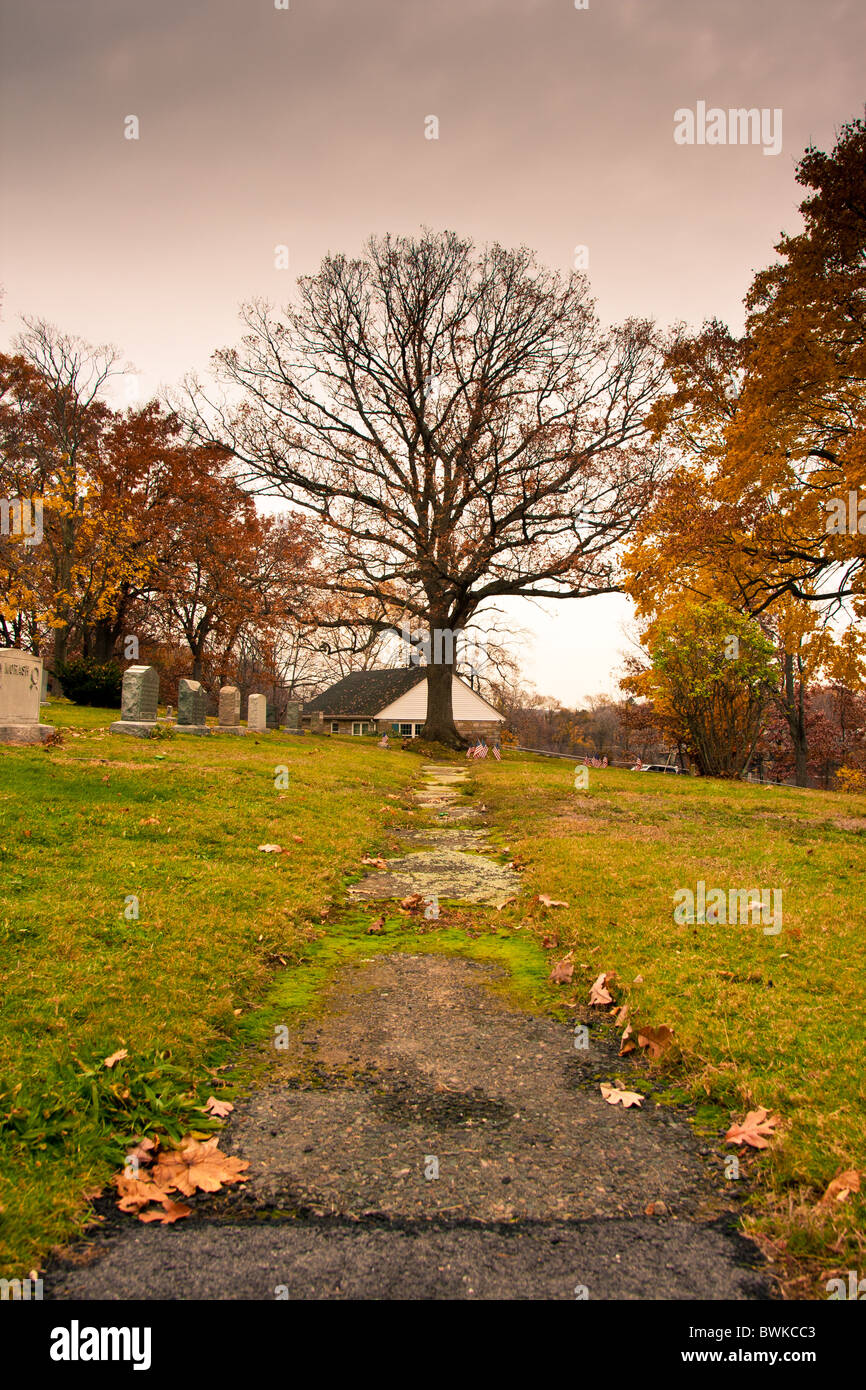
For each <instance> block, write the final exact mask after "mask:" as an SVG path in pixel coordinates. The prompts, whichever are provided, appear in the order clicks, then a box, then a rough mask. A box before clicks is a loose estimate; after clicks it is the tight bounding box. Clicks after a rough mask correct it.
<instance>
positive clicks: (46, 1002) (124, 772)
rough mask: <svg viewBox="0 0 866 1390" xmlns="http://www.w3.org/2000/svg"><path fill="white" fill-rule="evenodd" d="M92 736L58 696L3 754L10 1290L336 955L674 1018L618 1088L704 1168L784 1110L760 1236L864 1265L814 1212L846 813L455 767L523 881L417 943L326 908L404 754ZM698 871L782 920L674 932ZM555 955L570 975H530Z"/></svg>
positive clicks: (847, 1215) (851, 1147)
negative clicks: (775, 909) (597, 986)
mask: <svg viewBox="0 0 866 1390" xmlns="http://www.w3.org/2000/svg"><path fill="white" fill-rule="evenodd" d="M112 718H114V715H113V713H112V712H109V711H98V710H79V709H76V708H74V707H72V706H70V705H67V704H65V703H64V702H55V703H54V704H53V705H52V708H51V711H50V714H49V716H48V719H49V721H50V722H52V723H54V724H55V725H57V726H58V727H59V728H61V729H62V730H63V733H64V741H63V742H62V744H60V745H59V746H56V747H50V748H48V749H13V748H2V749H0V857H2V879H0V980H2V984H0V990H2V1000H0V1007H2V1016H3V1025H4V1026H3V1036H2V1040H0V1121H2V1133H0V1207H2V1208H3V1210H2V1213H0V1270H2V1272H3V1273H6V1274H10V1273H11V1274H13V1275H14V1274H21V1273H22V1272H24V1271H26V1269H28V1268H29V1267H31V1266H32V1265H33V1264H37V1263H38V1262H39V1260H40V1259H41V1258H42V1257H43V1256H44V1254H45V1251H46V1250H47V1249H48V1248H49V1247H50V1245H51V1244H52V1243H54V1242H56V1241H58V1240H62V1239H65V1238H67V1237H68V1236H70V1235H71V1234H73V1233H75V1232H76V1231H78V1230H80V1229H81V1227H82V1223H83V1222H84V1220H85V1218H86V1214H87V1210H88V1208H87V1201H86V1194H87V1193H88V1192H93V1191H95V1190H97V1189H98V1188H99V1187H101V1186H102V1185H103V1184H104V1183H105V1182H106V1180H107V1178H108V1177H109V1176H110V1174H111V1173H112V1171H115V1170H116V1169H117V1167H118V1166H119V1163H120V1162H121V1161H122V1154H123V1152H124V1147H125V1144H126V1142H127V1141H128V1140H129V1139H130V1138H132V1137H134V1136H140V1135H141V1134H143V1133H145V1132H148V1131H151V1132H152V1131H155V1130H163V1131H164V1132H166V1133H168V1134H170V1135H174V1136H176V1137H179V1135H180V1134H182V1133H185V1132H186V1131H187V1130H190V1129H194V1130H196V1131H202V1132H204V1131H206V1129H207V1127H208V1124H209V1123H210V1122H209V1121H208V1119H207V1117H206V1116H205V1115H204V1113H203V1110H202V1106H203V1103H204V1101H205V1100H206V1099H207V1097H208V1095H210V1094H211V1092H212V1091H213V1090H214V1089H215V1088H218V1087H219V1086H220V1085H221V1081H222V1080H223V1079H224V1078H225V1077H226V1076H227V1075H228V1074H229V1073H227V1072H226V1071H224V1070H223V1069H224V1068H225V1067H226V1066H227V1065H228V1064H229V1063H232V1064H233V1068H234V1069H233V1070H232V1071H231V1073H230V1075H231V1078H232V1081H233V1084H234V1085H235V1086H240V1085H242V1084H243V1083H244V1082H248V1081H249V1080H250V1079H251V1078H252V1077H253V1076H254V1075H255V1074H256V1070H257V1068H260V1067H261V1066H262V1065H263V1064H264V1063H263V1061H262V1058H263V1055H264V1050H265V1048H264V1045H265V1043H266V1040H267V1039H268V1038H269V1037H270V1036H271V1035H272V1028H273V1024H274V1022H275V1021H277V1022H280V1021H286V1018H287V1015H288V1014H289V1013H290V1012H291V1011H293V1010H294V1011H297V1010H304V1009H308V1008H313V1007H315V1000H316V991H317V988H318V986H319V985H320V984H321V982H322V980H323V979H324V978H326V975H327V972H328V970H329V969H330V968H331V967H332V966H333V965H335V964H339V963H340V962H341V961H344V960H346V959H347V958H348V957H349V956H350V955H351V954H353V953H356V954H371V953H372V952H373V951H374V950H393V949H395V948H398V949H399V948H408V949H412V950H418V949H436V950H448V951H461V952H466V953H468V954H473V955H496V956H497V957H498V958H501V959H503V960H505V961H506V963H507V964H508V965H509V967H510V969H511V971H512V974H513V976H514V980H515V985H516V988H517V989H518V991H519V993H520V997H521V998H522V999H524V1000H525V1001H526V1002H527V1003H531V1004H532V1005H533V1006H534V1007H550V1008H556V1009H559V1010H560V1011H562V1012H563V1013H564V1014H565V1016H568V1017H571V1018H577V1019H582V1018H585V1019H586V1020H587V1022H589V1023H591V1025H592V1026H600V1025H599V1015H600V1013H601V1014H602V1018H603V1020H604V1026H605V1027H610V1028H612V1027H613V1020H612V1019H610V1018H608V1017H607V1014H606V1013H602V1011H600V1010H598V1009H593V1010H589V1009H588V1007H587V1001H588V996H589V986H590V983H591V981H592V979H594V978H595V977H596V976H597V975H599V974H600V973H602V972H607V971H613V972H616V979H615V981H614V982H613V985H612V992H613V994H614V998H615V1000H616V1003H617V1005H622V1004H624V1003H628V1005H629V1010H630V1012H629V1020H630V1021H631V1022H632V1023H633V1024H635V1023H642V1024H651V1025H654V1026H656V1027H658V1026H660V1025H662V1024H666V1025H668V1026H670V1027H672V1028H673V1029H674V1039H675V1043H674V1046H673V1047H672V1048H670V1049H669V1050H668V1052H667V1053H666V1054H665V1055H664V1057H662V1058H660V1059H659V1060H658V1061H656V1062H654V1063H649V1062H647V1061H646V1060H645V1059H644V1058H643V1057H642V1056H641V1057H639V1059H638V1061H637V1063H635V1061H634V1058H629V1059H627V1062H626V1061H624V1063H623V1066H624V1075H625V1074H626V1072H625V1068H626V1065H627V1066H628V1068H629V1069H630V1070H629V1072H628V1075H629V1078H630V1084H631V1082H633V1081H634V1079H635V1070H636V1069H637V1072H638V1074H639V1076H640V1085H641V1087H642V1088H643V1089H644V1090H645V1091H646V1092H648V1093H649V1092H652V1093H653V1094H656V1095H657V1096H658V1097H663V1098H664V1099H666V1100H667V1101H668V1102H670V1103H672V1104H674V1103H686V1102H687V1103H689V1104H691V1105H692V1106H693V1107H694V1108H695V1123H696V1124H697V1125H698V1126H699V1128H701V1129H702V1131H703V1132H705V1134H706V1136H707V1143H708V1144H712V1145H715V1146H716V1147H717V1148H719V1149H720V1150H721V1149H722V1148H723V1145H722V1142H721V1141H722V1139H723V1135H724V1132H725V1130H726V1129H727V1127H728V1125H729V1124H730V1121H731V1116H732V1115H736V1117H737V1118H741V1117H742V1115H743V1114H744V1113H745V1110H746V1109H749V1108H752V1107H753V1106H757V1105H763V1106H766V1107H767V1108H768V1109H770V1110H772V1111H774V1112H776V1113H778V1115H779V1116H780V1119H781V1124H780V1134H779V1138H778V1139H777V1140H776V1141H775V1142H774V1143H773V1145H772V1146H771V1148H770V1150H769V1151H768V1152H767V1153H765V1154H761V1155H756V1154H748V1153H747V1154H745V1155H740V1159H741V1164H742V1168H743V1173H744V1176H751V1178H752V1179H753V1182H754V1183H756V1184H757V1187H756V1188H755V1190H754V1195H753V1198H752V1201H751V1205H750V1213H749V1217H748V1220H749V1221H750V1222H751V1223H752V1229H753V1230H754V1231H755V1232H756V1233H758V1234H759V1235H760V1236H761V1238H762V1240H763V1241H764V1244H765V1249H767V1250H769V1251H770V1253H774V1254H775V1255H776V1258H777V1260H778V1262H779V1266H780V1268H782V1267H784V1268H785V1269H786V1271H787V1273H788V1275H789V1278H790V1279H791V1280H796V1279H797V1278H799V1279H800V1280H801V1281H802V1282H801V1286H800V1288H799V1291H800V1292H803V1293H814V1281H815V1278H816V1277H817V1274H818V1273H819V1272H820V1271H822V1270H825V1269H828V1268H830V1267H837V1266H838V1267H845V1268H847V1267H849V1266H848V1265H846V1264H845V1261H846V1260H849V1261H856V1259H857V1257H858V1256H860V1257H861V1259H862V1250H863V1237H862V1234H861V1232H862V1229H863V1222H862V1217H863V1205H862V1198H858V1199H853V1200H851V1201H849V1202H847V1203H845V1204H844V1206H838V1207H835V1208H834V1209H833V1210H832V1211H830V1212H829V1213H828V1212H827V1211H826V1210H825V1209H823V1208H818V1207H817V1206H816V1203H817V1200H818V1198H819V1197H820V1195H821V1193H822V1192H823V1191H824V1189H825V1188H826V1186H827V1184H828V1183H829V1182H830V1180H831V1179H832V1178H833V1177H834V1176H835V1174H836V1173H837V1172H838V1171H839V1170H840V1169H843V1168H851V1167H854V1168H857V1167H862V1166H863V1159H862V1156H863V1131H864V1121H863V1116H864V1113H866V1110H864V1090H866V1080H864V1067H863V1051H862V1018H863V1013H864V1004H866V984H864V971H863V966H862V937H863V927H864V919H866V907H864V903H866V891H864V888H866V856H864V854H863V832H864V829H866V799H864V798H851V797H843V796H841V795H837V794H832V793H822V792H814V791H809V792H805V791H799V790H794V789H788V788H784V789H778V788H773V789H763V788H759V787H752V786H740V785H733V786H728V785H726V784H722V783H718V782H710V781H707V782H703V781H698V780H691V779H686V778H662V777H654V776H652V775H649V774H647V775H642V774H632V773H628V772H618V771H613V770H605V771H594V770H593V771H590V786H589V790H588V791H587V792H581V791H575V789H574V787H573V769H572V768H571V767H570V766H569V765H567V764H561V763H557V762H555V761H553V760H547V759H533V758H531V757H528V756H527V757H524V756H522V755H520V756H518V755H515V754H509V755H508V756H507V757H506V760H505V761H504V762H503V763H501V764H495V763H484V764H480V765H478V766H477V767H475V765H473V773H474V776H475V795H476V797H477V798H479V800H481V801H483V804H485V805H486V807H487V808H488V811H489V813H490V817H489V818H490V820H491V822H492V827H493V831H492V833H493V838H494V840H495V841H496V842H497V843H498V845H499V846H500V847H501V848H502V849H503V850H505V849H507V851H508V853H509V856H510V857H513V858H515V859H516V861H517V862H518V864H520V865H521V866H523V869H524V872H523V880H522V881H523V884H524V888H525V891H524V892H523V894H522V895H521V899H520V901H519V903H517V904H514V905H512V906H510V907H507V908H505V909H504V910H503V911H502V912H496V911H493V910H488V909H477V910H472V911H471V912H469V911H466V910H459V909H455V908H446V909H445V910H444V911H443V913H442V918H441V920H440V922H439V923H434V924H424V923H423V922H421V923H419V922H418V921H417V919H407V917H406V916H405V915H402V916H401V914H400V913H399V911H398V910H397V909H396V908H395V910H394V912H393V913H390V912H389V913H388V914H386V922H385V926H384V930H383V931H382V932H380V933H378V934H376V935H370V934H369V932H368V926H369V923H370V920H371V919H370V917H369V916H368V915H367V913H366V912H365V911H364V910H362V909H360V908H353V909H347V908H345V907H344V906H342V901H343V899H342V894H343V889H344V887H345V884H346V882H347V881H348V880H349V879H351V878H357V877H358V876H359V875H360V874H361V873H362V872H363V869H362V867H361V863H360V861H361V858H362V857H363V856H364V855H374V856H377V855H388V854H389V853H392V852H396V850H397V847H398V844H399V841H398V840H397V838H396V837H395V834H394V830H393V826H394V824H395V823H398V824H400V825H407V824H409V823H411V822H412V821H413V819H414V818H415V817H416V815H417V812H416V811H415V810H414V809H413V808H412V805H411V803H410V802H409V801H408V799H406V798H405V796H404V793H405V791H406V789H407V787H408V786H409V785H410V783H411V782H412V780H413V779H414V778H415V777H416V776H417V774H418V771H419V768H420V761H421V760H420V758H419V757H418V755H417V754H414V753H409V752H406V753H403V752H401V751H399V750H398V749H394V750H391V751H389V752H388V753H383V752H382V751H381V750H379V749H378V748H376V747H375V745H374V744H373V743H372V742H371V741H367V740H364V741H361V740H349V739H327V738H312V737H305V738H297V737H294V738H293V737H291V736H289V735H283V734H274V733H269V734H266V735H261V736H247V737H245V738H231V737H223V738H219V739H217V738H214V739H210V740H199V739H196V738H190V737H181V736H176V737H175V738H173V739H165V740H148V741H138V740H135V739H125V738H118V737H111V736H109V735H108V732H107V728H108V724H109V723H110V722H111V720H112ZM263 844H271V845H279V846H280V847H281V850H282V852H281V853H267V852H263V851H262V850H261V849H260V848H259V846H261V845H263ZM699 879H703V880H704V881H705V882H706V883H707V885H710V886H714V885H719V886H722V887H724V888H725V889H728V888H730V887H735V888H738V889H739V888H743V889H745V888H750V887H753V886H759V887H770V888H777V889H781V890H782V892H783V903H784V908H783V928H782V931H781V932H780V933H779V934H778V935H774V936H768V935H765V934H764V933H763V931H762V929H761V927H760V926H759V925H752V924H745V925H730V926H729V925H725V926H721V925H713V924H708V923H694V924H693V925H681V926H680V925H677V924H676V923H675V922H674V920H673V912H672V896H673V894H674V893H675V892H676V891H677V889H679V888H683V887H690V888H692V889H694V888H695V886H696V883H697V881H698V880H699ZM539 894H548V895H550V896H551V897H552V898H554V899H557V900H561V901H565V902H567V904H568V906H567V907H556V908H548V907H545V906H543V905H542V904H541V903H539V902H538V895H539ZM569 950H571V951H573V953H574V957H573V958H574V964H575V972H574V981H573V983H572V985H570V986H564V987H562V986H561V987H556V986H553V985H551V984H549V983H548V982H547V974H548V972H549V970H550V967H551V964H552V962H553V961H554V960H556V959H559V958H561V957H562V956H564V955H565V954H566V952H568V951H569ZM637 981H640V983H638V982H637ZM569 1004H570V1005H571V1006H572V1008H571V1010H570V1011H569V1009H568V1008H567V1007H566V1006H567V1005H569ZM118 1051H122V1052H125V1054H126V1055H125V1056H124V1057H122V1058H120V1059H119V1060H118V1061H117V1062H116V1063H114V1064H113V1065H112V1066H111V1067H106V1066H105V1065H104V1059H105V1058H107V1057H109V1056H111V1055H112V1054H114V1053H116V1052H118ZM831 1246H834V1248H833V1249H832V1250H831V1248H830V1247H831ZM794 1261H799V1262H800V1263H799V1266H798V1268H796V1269H795V1268H794V1264H793V1263H792V1262H794ZM789 1287H790V1288H791V1290H792V1291H793V1292H797V1291H798V1287H797V1285H796V1283H794V1282H792V1283H791V1284H790V1285H789Z"/></svg>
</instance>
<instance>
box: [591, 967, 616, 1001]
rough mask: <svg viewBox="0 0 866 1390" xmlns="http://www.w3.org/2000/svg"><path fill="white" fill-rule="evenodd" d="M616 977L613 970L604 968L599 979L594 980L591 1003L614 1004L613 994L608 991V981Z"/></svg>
mask: <svg viewBox="0 0 866 1390" xmlns="http://www.w3.org/2000/svg"><path fill="white" fill-rule="evenodd" d="M613 978H614V973H613V971H612V970H602V972H601V974H600V975H599V977H598V979H597V980H595V981H594V982H593V986H592V989H591V990H590V991H589V1002H590V1004H612V1003H613V995H612V994H611V993H610V992H609V991H608V988H607V982H608V980H612V979H613Z"/></svg>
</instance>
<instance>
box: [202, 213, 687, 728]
mask: <svg viewBox="0 0 866 1390" xmlns="http://www.w3.org/2000/svg"><path fill="white" fill-rule="evenodd" d="M243 318H244V323H245V326H246V334H245V336H244V338H243V340H242V342H241V344H240V346H239V347H238V348H236V349H230V350H225V351H222V352H219V353H218V354H216V367H217V375H218V377H219V378H220V379H221V381H222V383H223V385H224V387H225V388H226V390H227V392H228V395H224V396H223V397H222V398H221V399H216V400H215V399H212V398H211V397H210V396H209V393H208V392H206V391H205V390H204V389H203V388H202V387H201V385H200V384H198V383H195V382H192V383H190V384H189V420H190V423H191V425H192V427H193V428H194V429H195V430H197V431H198V432H199V434H200V436H201V437H202V438H205V439H213V440H217V441H220V442H223V443H225V444H226V445H227V446H228V447H229V448H230V449H231V450H232V452H233V454H234V456H235V458H236V459H237V460H238V462H239V464H240V466H241V468H242V470H243V474H244V476H245V478H246V479H248V480H249V482H250V483H251V484H252V486H254V487H255V488H256V489H257V490H259V491H260V492H264V493H270V494H272V495H275V496H277V497H282V498H286V499H287V500H289V501H290V502H291V503H292V504H293V505H297V506H300V507H303V508H304V509H306V511H307V512H308V513H309V514H310V515H312V517H314V518H315V521H316V526H317V535H318V538H319V539H320V542H321V545H322V547H323V549H324V552H325V562H324V563H323V566H322V571H323V574H324V575H325V576H326V582H327V584H328V586H329V588H330V591H331V592H332V593H333V594H335V595H338V596H339V597H340V598H341V599H348V600H349V601H350V602H351V603H354V604H356V605H357V608H358V617H357V622H358V623H359V625H361V626H366V627H367V628H369V629H370V630H378V631H382V630H384V629H399V628H400V627H401V626H402V625H403V624H406V625H407V626H408V627H409V628H410V629H411V630H412V631H413V632H414V631H420V634H421V635H422V636H423V637H424V638H425V639H426V640H427V641H431V646H432V644H434V643H435V636H434V634H435V632H436V630H439V631H440V632H445V633H455V632H459V631H462V630H463V629H465V627H466V625H467V624H468V623H469V622H470V620H471V619H472V617H473V615H474V614H476V613H477V612H479V611H481V610H483V609H484V608H485V606H486V605H487V604H488V602H489V601H490V600H493V599H495V598H497V597H499V596H502V595H517V596H526V597H530V596H531V597H540V598H580V597H587V596H589V595H593V594H598V593H607V592H609V591H611V590H612V589H614V588H615V587H616V585H617V572H616V559H615V552H616V547H617V544H618V543H619V542H620V541H622V540H623V538H624V537H625V536H626V535H627V534H628V533H629V530H630V528H631V527H632V525H633V524H634V521H635V519H636V517H637V516H638V515H639V514H640V512H641V510H642V508H644V507H645V506H646V503H647V500H648V496H649V491H650V486H651V484H652V481H653V479H654V477H655V473H656V467H657V459H658V454H657V450H656V449H654V448H653V447H651V446H650V445H649V444H648V442H647V430H646V425H645V417H646V414H647V411H648V409H649V408H650V407H651V405H652V404H653V401H654V400H655V399H656V397H657V394H658V392H659V389H660V386H661V383H662V381H663V378H664V372H663V366H662V360H661V354H660V351H659V347H658V344H657V342H656V339H655V336H654V333H653V332H652V330H651V328H650V326H649V325H648V324H646V323H644V322H635V321H629V322H627V323H625V324H624V325H623V326H621V327H617V328H612V329H609V330H606V329H602V328H601V326H600V325H599V322H598V319H597V318H596V316H595V313H594V310H593V307H592V304H591V301H590V298H589V292H588V288H587V284H586V281H585V279H584V277H582V276H579V275H572V276H571V277H570V278H569V279H568V280H567V281H563V280H562V279H561V278H560V277H559V276H557V275H555V274H551V273H549V272H547V271H546V270H544V269H542V268H540V267H539V266H538V265H537V263H536V262H535V260H534V258H533V256H532V255H531V253H530V252H528V251H527V250H525V249H520V250H504V249H503V248H501V247H499V246H493V247H491V248H489V249H486V250H481V251H477V250H476V249H475V248H474V247H473V245H472V243H471V242H469V241H466V240H462V239H461V238H459V237H458V236H456V235H455V234H453V233H450V232H449V233H443V234H441V235H434V234H432V233H429V232H426V233H424V234H423V235H422V236H420V237H419V238H418V239H409V238H403V237H400V238H395V237H391V236H386V237H384V238H382V239H376V238H374V239H372V240H371V241H370V242H369V243H368V244H367V247H366V250H365V253H364V255H363V256H362V257H360V258H358V259H349V258H347V257H346V256H343V255H336V256H328V257H326V259H325V260H324V262H323V264H322V266H321V269H320V270H319V272H318V274H316V275H314V276H311V277H306V278H304V279H302V280H301V281H300V282H299V294H298V300H297V302H296V303H295V305H294V306H291V307H289V308H287V309H286V310H285V312H284V313H283V315H282V316H280V315H278V314H276V313H275V312H274V311H273V310H272V309H271V308H270V307H269V306H268V305H266V304H263V303H254V304H251V305H248V306H247V307H246V308H245V310H244V312H243ZM239 393H240V399H239ZM433 649H434V650H435V647H434V648H433ZM441 657H442V659H441V661H435V660H434V661H432V662H431V664H429V665H428V668H427V682H428V705H427V723H426V725H425V734H426V736H427V737H429V738H432V739H439V740H442V741H445V742H450V743H455V744H457V743H460V742H461V740H460V737H459V735H458V733H457V731H456V729H455V726H454V721H453V712H452V706H451V677H452V673H453V669H454V663H453V655H452V653H451V652H450V651H449V649H448V642H447V641H443V642H442V644H441Z"/></svg>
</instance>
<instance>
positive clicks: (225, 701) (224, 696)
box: [219, 685, 244, 734]
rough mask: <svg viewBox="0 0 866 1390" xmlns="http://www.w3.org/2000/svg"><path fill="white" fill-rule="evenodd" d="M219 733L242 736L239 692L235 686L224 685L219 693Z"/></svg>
mask: <svg viewBox="0 0 866 1390" xmlns="http://www.w3.org/2000/svg"><path fill="white" fill-rule="evenodd" d="M219 731H220V733H221V734H242V733H244V730H243V729H242V728H241V692H240V691H239V690H238V688H237V686H236V685H224V686H223V688H222V690H221V691H220V713H219Z"/></svg>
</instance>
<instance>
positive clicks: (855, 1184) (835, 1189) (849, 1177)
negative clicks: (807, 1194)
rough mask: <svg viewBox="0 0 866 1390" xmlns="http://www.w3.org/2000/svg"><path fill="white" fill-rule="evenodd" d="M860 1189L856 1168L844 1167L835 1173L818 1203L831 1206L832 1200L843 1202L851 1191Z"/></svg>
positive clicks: (821, 1205) (822, 1205)
mask: <svg viewBox="0 0 866 1390" xmlns="http://www.w3.org/2000/svg"><path fill="white" fill-rule="evenodd" d="M859 1191H860V1174H859V1173H858V1171H857V1169H856V1168H846V1169H845V1170H844V1172H842V1173H837V1174H836V1176H835V1178H834V1179H833V1181H832V1182H831V1183H830V1186H829V1187H828V1188H827V1191H826V1192H825V1193H824V1196H823V1197H822V1198H821V1200H820V1202H819V1203H818V1205H819V1206H820V1207H829V1206H832V1205H833V1203H834V1202H845V1201H847V1199H848V1197H849V1196H850V1195H851V1193H852V1192H859Z"/></svg>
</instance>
